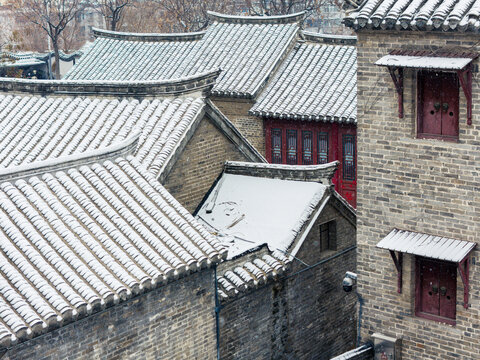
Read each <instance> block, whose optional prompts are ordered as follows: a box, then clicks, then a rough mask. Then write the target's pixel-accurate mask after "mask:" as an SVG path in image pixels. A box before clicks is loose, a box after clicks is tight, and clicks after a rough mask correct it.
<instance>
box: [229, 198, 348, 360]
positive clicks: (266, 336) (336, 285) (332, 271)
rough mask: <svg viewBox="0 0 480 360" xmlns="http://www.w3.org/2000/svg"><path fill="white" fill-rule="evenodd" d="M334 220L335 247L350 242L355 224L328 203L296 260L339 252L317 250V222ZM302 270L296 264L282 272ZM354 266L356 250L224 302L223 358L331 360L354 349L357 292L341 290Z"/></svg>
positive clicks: (312, 260)
mask: <svg viewBox="0 0 480 360" xmlns="http://www.w3.org/2000/svg"><path fill="white" fill-rule="evenodd" d="M332 219H336V220H337V229H338V230H337V235H338V250H337V251H340V250H343V249H346V248H348V247H349V246H352V245H353V244H354V242H355V228H354V226H353V225H352V224H351V223H350V222H348V221H347V220H346V219H345V218H344V217H342V216H341V215H340V214H339V213H338V212H337V210H336V209H335V208H333V207H332V206H330V205H327V207H326V208H325V209H324V211H323V213H322V215H321V216H320V218H319V219H318V220H317V223H316V224H315V225H314V227H313V230H314V231H312V232H311V233H310V234H309V236H308V237H307V239H306V240H305V243H304V245H303V246H302V249H301V250H300V251H299V253H298V254H297V257H298V258H300V259H302V261H304V262H305V263H307V264H309V265H313V264H315V263H317V262H319V261H320V260H321V259H326V258H328V257H329V256H331V255H334V254H335V253H336V252H337V251H326V252H324V253H320V251H319V241H318V228H319V225H320V224H321V223H324V222H326V221H329V220H332ZM227 264H228V263H227ZM304 268H305V265H303V264H301V263H299V262H294V264H293V266H292V269H291V270H290V271H289V272H288V273H286V274H285V275H286V276H288V275H292V274H294V273H296V272H298V271H299V270H301V269H304ZM353 269H355V250H351V251H349V252H347V253H345V254H343V255H341V256H339V257H337V258H335V259H333V260H330V261H327V262H325V263H324V264H321V265H319V266H317V267H314V268H312V269H310V270H307V271H304V272H302V273H299V274H297V275H294V276H292V277H290V278H288V279H283V280H280V281H277V282H274V283H270V284H268V285H267V286H266V287H263V288H261V289H259V290H253V291H250V292H248V293H246V294H245V296H244V297H241V298H238V299H237V300H235V299H233V301H230V302H227V303H226V304H224V306H225V307H224V308H223V309H222V311H221V318H220V320H221V330H220V334H221V355H222V359H269V358H271V359H280V358H281V359H330V358H331V357H333V356H335V355H338V354H341V353H343V352H345V351H347V350H349V349H352V348H353V347H354V346H355V339H356V317H355V302H356V296H355V294H352V293H350V294H346V293H345V292H344V291H343V289H342V279H343V276H344V274H345V271H347V270H353Z"/></svg>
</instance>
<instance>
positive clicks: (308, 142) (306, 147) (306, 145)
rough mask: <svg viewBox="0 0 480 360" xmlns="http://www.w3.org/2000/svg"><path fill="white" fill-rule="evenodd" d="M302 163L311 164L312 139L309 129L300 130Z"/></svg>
mask: <svg viewBox="0 0 480 360" xmlns="http://www.w3.org/2000/svg"><path fill="white" fill-rule="evenodd" d="M302 164H303V165H312V164H313V139H312V132H311V131H308V130H307V131H306V130H303V131H302Z"/></svg>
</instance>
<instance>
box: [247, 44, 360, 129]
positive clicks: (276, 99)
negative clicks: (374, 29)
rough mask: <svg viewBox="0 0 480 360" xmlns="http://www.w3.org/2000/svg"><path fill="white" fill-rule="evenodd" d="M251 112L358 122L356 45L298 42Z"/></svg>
mask: <svg viewBox="0 0 480 360" xmlns="http://www.w3.org/2000/svg"><path fill="white" fill-rule="evenodd" d="M349 40H350V39H349ZM250 113H252V114H254V115H257V116H263V117H272V118H280V119H293V120H314V121H328V122H333V121H335V122H342V123H356V122H357V51H356V49H355V47H353V46H335V45H324V44H313V43H299V44H298V45H297V46H296V48H295V49H294V50H293V51H292V52H291V53H290V55H289V56H288V58H287V60H285V61H284V63H283V64H282V66H281V67H280V69H279V71H278V72H277V73H276V74H275V76H274V77H273V79H272V80H271V81H270V83H269V85H268V86H267V87H266V88H265V90H264V91H263V92H262V93H261V95H260V96H259V98H258V100H257V102H256V104H255V105H254V106H253V107H252V109H251V110H250Z"/></svg>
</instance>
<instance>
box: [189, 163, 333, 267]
mask: <svg viewBox="0 0 480 360" xmlns="http://www.w3.org/2000/svg"><path fill="white" fill-rule="evenodd" d="M228 164H229V167H227V168H226V170H225V171H224V173H223V174H222V176H221V177H220V179H219V180H218V182H217V183H216V184H215V186H214V187H213V188H212V189H211V191H210V192H209V195H208V197H207V198H206V199H205V200H204V202H203V203H202V204H201V205H200V208H199V210H198V212H197V214H196V217H197V219H198V220H199V221H200V222H201V223H203V224H205V226H206V227H207V229H209V230H210V231H211V232H212V233H214V234H215V235H217V236H218V237H219V238H220V239H221V241H222V242H223V244H224V245H225V246H227V247H228V249H229V250H228V257H227V259H229V260H231V259H234V258H237V257H239V256H240V255H243V254H245V253H249V252H252V251H254V250H256V249H258V248H259V247H261V246H262V245H264V244H266V245H267V246H268V249H269V250H270V251H280V252H285V251H287V250H288V249H289V248H290V247H291V246H292V244H293V243H294V242H295V240H296V239H297V238H299V237H300V235H301V234H302V233H303V231H304V229H305V225H306V224H307V223H309V221H310V220H311V219H312V216H313V214H314V213H315V212H316V211H317V210H318V209H319V208H321V204H323V202H324V201H325V199H327V198H328V196H327V195H326V194H327V193H328V192H329V190H328V189H329V185H326V184H322V183H320V182H317V181H315V180H310V179H305V178H304V177H303V175H305V172H304V171H303V169H302V166H296V167H293V166H289V168H288V169H286V170H287V171H285V172H288V173H289V174H290V176H292V175H291V174H292V173H295V172H298V175H299V180H292V179H283V178H281V177H279V175H280V176H281V174H280V173H279V171H278V169H277V168H278V165H274V167H273V168H272V169H269V166H270V164H258V166H259V168H260V167H261V169H253V168H249V167H245V166H244V163H238V164H237V170H238V171H234V173H230V172H229V169H230V168H233V167H235V163H233V162H229V163H228ZM328 166H330V167H331V168H332V169H336V167H337V166H338V163H331V164H329V165H328ZM240 170H242V171H244V173H243V174H242V173H239V171H240ZM260 170H261V171H260ZM321 170H322V171H323V170H324V169H323V168H322V169H321ZM268 174H270V176H268ZM332 174H333V171H332ZM301 177H302V179H300V178H301Z"/></svg>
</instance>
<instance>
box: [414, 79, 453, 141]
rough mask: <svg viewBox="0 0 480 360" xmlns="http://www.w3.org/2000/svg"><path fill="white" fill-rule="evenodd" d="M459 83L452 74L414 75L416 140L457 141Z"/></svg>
mask: <svg viewBox="0 0 480 360" xmlns="http://www.w3.org/2000/svg"><path fill="white" fill-rule="evenodd" d="M458 109H459V81H458V76H457V74H455V73H448V72H435V71H421V72H419V73H418V108H417V137H419V138H424V139H425V138H426V139H441V140H451V141H456V140H458V117H459V115H458Z"/></svg>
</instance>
